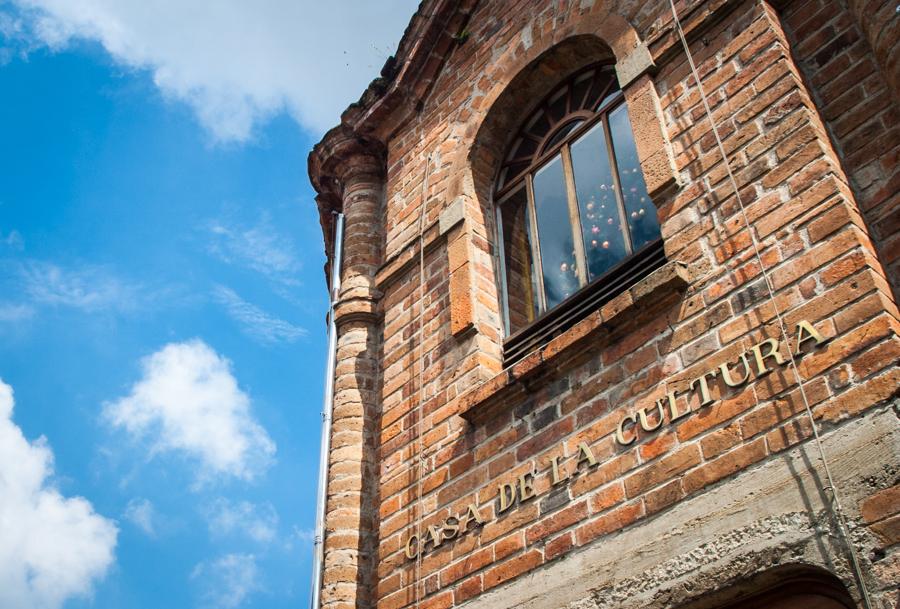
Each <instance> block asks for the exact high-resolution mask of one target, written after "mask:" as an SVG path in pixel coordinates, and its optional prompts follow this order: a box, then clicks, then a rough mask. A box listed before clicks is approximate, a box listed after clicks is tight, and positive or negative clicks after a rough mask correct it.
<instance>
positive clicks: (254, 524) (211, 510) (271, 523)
mask: <svg viewBox="0 0 900 609" xmlns="http://www.w3.org/2000/svg"><path fill="white" fill-rule="evenodd" d="M205 516H206V519H207V524H208V525H209V532H210V533H211V534H212V535H213V536H214V537H226V536H229V535H234V534H241V535H246V536H247V537H249V538H250V539H252V540H254V541H257V542H260V543H268V542H271V541H272V540H274V539H275V534H276V533H277V532H278V514H277V513H276V512H275V508H274V507H272V505H271V504H269V503H266V504H262V505H255V504H253V503H250V502H248V501H239V502H232V501H229V500H228V499H225V498H223V497H219V498H218V499H216V500H215V501H213V503H212V504H211V505H210V506H209V507H208V508H207V509H206V510H205Z"/></svg>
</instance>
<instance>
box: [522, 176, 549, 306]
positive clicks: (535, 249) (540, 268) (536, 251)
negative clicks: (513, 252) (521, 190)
mask: <svg viewBox="0 0 900 609" xmlns="http://www.w3.org/2000/svg"><path fill="white" fill-rule="evenodd" d="M531 180H532V176H531V174H529V175H527V176H525V194H526V195H527V196H528V225H529V226H530V228H531V239H529V241H530V243H529V245H530V246H531V257H532V258H533V259H534V274H535V275H537V277H535V280H536V281H537V285H538V297H539V299H540V300H539V302H538V307H539V308H540V311H541V313H543V312H544V311H546V310H547V296H546V295H545V294H544V263H543V261H542V260H541V244H540V243H539V242H538V239H539V238H538V230H537V214H536V213H535V211H534V186H533V185H532V183H531Z"/></svg>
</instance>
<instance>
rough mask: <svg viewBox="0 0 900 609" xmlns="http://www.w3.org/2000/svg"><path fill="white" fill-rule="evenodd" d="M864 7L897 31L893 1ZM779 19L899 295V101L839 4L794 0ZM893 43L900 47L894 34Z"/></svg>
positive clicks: (829, 0) (887, 34) (883, 35)
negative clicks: (783, 22) (797, 0)
mask: <svg viewBox="0 0 900 609" xmlns="http://www.w3.org/2000/svg"><path fill="white" fill-rule="evenodd" d="M882 5H883V6H882ZM861 10H865V11H868V12H870V13H872V16H873V17H874V16H875V15H879V17H878V18H879V19H881V20H885V21H886V28H889V27H890V25H889V24H890V23H891V22H892V21H893V22H894V26H893V28H894V30H895V32H896V30H897V29H898V28H900V17H898V16H897V15H896V2H869V3H866V6H865V7H863V9H861ZM891 11H893V12H894V14H893V15H892V14H891ZM783 15H784V21H785V26H786V28H785V29H786V31H787V33H788V36H789V38H790V40H791V42H792V45H791V48H792V50H793V52H794V56H795V57H796V58H797V64H798V67H799V68H800V69H801V72H802V74H803V75H804V76H805V77H806V80H807V82H808V83H809V86H810V89H811V91H812V97H813V99H814V101H815V102H816V105H817V107H818V109H819V112H820V114H821V116H822V119H823V121H824V123H825V125H826V127H827V129H828V133H829V135H830V136H831V141H832V142H833V143H834V146H835V149H836V150H837V152H838V156H839V158H840V159H841V162H842V164H843V167H844V170H845V171H846V173H847V175H848V176H849V178H850V185H851V187H852V188H853V192H854V194H855V195H856V200H857V201H858V203H859V207H860V210H861V212H862V214H863V217H864V218H865V220H866V223H867V224H868V226H869V229H870V234H871V236H872V239H873V241H874V242H875V245H876V248H877V249H878V253H879V254H880V258H881V261H882V264H883V265H884V267H885V270H886V272H887V276H888V279H889V280H890V282H891V285H892V287H893V290H894V296H895V298H896V297H898V295H900V98H898V97H897V95H898V93H897V92H895V91H892V90H891V88H890V85H889V83H888V82H887V79H886V78H885V76H886V72H885V71H884V70H882V69H881V66H879V62H878V60H877V58H876V55H875V53H873V52H872V49H871V47H870V44H869V41H868V40H867V39H866V37H865V36H864V35H863V32H862V30H861V28H860V25H859V23H858V21H857V20H856V19H855V17H854V15H853V13H852V12H851V11H850V9H848V8H847V7H846V6H845V5H844V4H843V3H842V2H838V1H837V0H803V1H801V2H791V3H788V4H787V5H786V6H785V9H784V11H783ZM877 34H881V37H880V38H881V39H882V40H884V39H890V38H891V32H890V31H887V32H876V35H877ZM893 38H894V40H895V44H898V43H896V40H897V36H896V33H894V35H893ZM898 49H900V45H898ZM886 59H888V60H889V58H886ZM898 68H900V66H897V65H892V67H891V69H892V70H894V71H896V70H897V69H898Z"/></svg>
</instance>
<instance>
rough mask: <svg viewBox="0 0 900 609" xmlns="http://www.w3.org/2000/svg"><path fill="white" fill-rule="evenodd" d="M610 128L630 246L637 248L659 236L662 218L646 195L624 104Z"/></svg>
mask: <svg viewBox="0 0 900 609" xmlns="http://www.w3.org/2000/svg"><path fill="white" fill-rule="evenodd" d="M609 130H610V132H611V133H612V139H613V147H614V148H615V151H616V164H617V165H618V167H619V182H620V183H621V184H622V198H623V200H624V201H625V212H626V216H625V217H626V218H627V220H628V228H629V229H630V230H631V247H632V248H633V249H634V251H637V250H639V249H641V247H643V246H644V245H646V244H647V243H650V242H652V241H655V240H657V239H659V221H658V220H657V218H656V206H655V205H653V202H652V201H651V200H650V197H649V196H647V186H646V185H645V184H644V174H642V173H641V166H640V164H639V163H638V157H637V149H636V148H635V147H634V135H633V132H632V131H631V122H630V121H629V120H628V110H627V108H626V107H625V104H622V105H621V106H619V107H618V108H616V109H615V110H613V111H612V112H611V113H610V115H609Z"/></svg>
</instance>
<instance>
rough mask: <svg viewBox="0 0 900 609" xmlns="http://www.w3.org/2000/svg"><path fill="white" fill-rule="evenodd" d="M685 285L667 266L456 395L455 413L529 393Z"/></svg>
mask: <svg viewBox="0 0 900 609" xmlns="http://www.w3.org/2000/svg"><path fill="white" fill-rule="evenodd" d="M689 283H690V272H689V270H688V268H687V265H685V264H684V263H681V262H675V261H673V262H667V263H666V264H665V265H663V266H662V267H660V268H659V269H657V270H656V271H654V272H652V273H651V274H650V275H648V276H647V277H645V278H644V279H641V280H640V281H638V282H637V283H635V284H634V285H633V286H632V287H631V288H629V289H628V290H626V291H624V292H622V293H621V294H619V295H618V296H616V297H615V298H613V299H612V300H610V301H609V302H607V303H606V304H604V305H603V306H602V307H600V308H599V309H598V310H596V311H594V312H593V313H591V314H590V315H588V316H587V317H586V318H584V319H583V320H581V321H580V322H578V323H577V324H575V325H574V326H572V327H571V328H569V329H568V330H566V331H565V332H564V333H563V334H560V335H559V336H557V337H556V338H554V339H553V340H551V341H550V342H549V343H547V344H546V345H544V346H543V347H541V348H539V349H535V350H534V351H532V352H531V353H530V354H528V355H526V356H525V357H523V358H522V359H521V360H519V361H518V362H516V363H515V364H514V365H513V366H511V367H510V368H507V369H506V370H504V371H502V372H501V373H499V374H498V375H496V376H494V377H493V378H491V379H489V380H487V381H485V382H484V383H482V384H480V385H478V386H476V387H474V388H472V389H471V390H470V391H468V392H467V393H464V394H463V395H461V396H460V397H459V399H458V402H457V414H459V415H460V416H462V417H463V418H464V419H466V420H467V421H469V422H473V423H474V422H478V421H482V420H484V419H487V418H489V417H490V416H492V415H493V414H494V413H497V412H499V411H501V410H503V409H504V405H506V404H509V403H510V400H511V399H514V398H515V397H516V396H524V395H527V394H528V393H531V390H532V389H531V388H532V387H534V385H535V384H536V383H538V382H539V381H540V379H542V378H544V377H546V376H548V375H550V374H552V373H553V372H555V371H557V370H559V369H560V368H561V367H562V366H564V365H567V364H568V365H574V364H575V363H577V360H579V359H583V358H585V357H586V356H588V355H591V354H593V353H596V352H597V351H599V350H600V349H602V348H604V347H605V346H606V345H608V344H609V339H610V337H613V336H615V334H616V332H617V331H618V330H620V329H622V328H625V327H627V326H634V325H635V324H636V323H640V322H641V321H642V320H645V319H647V317H648V316H651V315H653V314H654V313H656V312H657V311H659V310H660V309H662V308H664V307H666V306H668V305H669V304H670V302H671V300H672V299H673V297H674V296H676V295H678V294H680V293H682V292H684V290H685V289H686V288H687V286H688V285H689Z"/></svg>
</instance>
